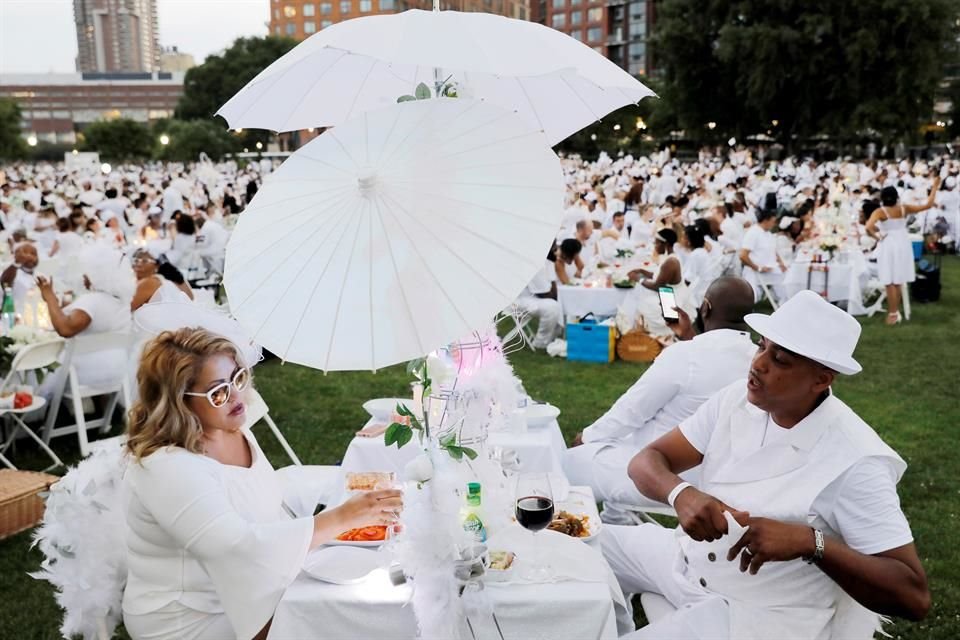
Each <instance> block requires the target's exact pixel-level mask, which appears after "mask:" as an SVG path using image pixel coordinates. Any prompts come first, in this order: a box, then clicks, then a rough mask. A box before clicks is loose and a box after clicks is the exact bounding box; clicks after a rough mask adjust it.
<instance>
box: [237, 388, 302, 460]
mask: <svg viewBox="0 0 960 640" xmlns="http://www.w3.org/2000/svg"><path fill="white" fill-rule="evenodd" d="M246 393H247V395H246V400H247V406H246V410H247V423H246V425H245V426H246V428H247V429H250V430H253V425H255V424H257V423H258V422H260V420H263V421H264V422H266V423H267V426H268V427H270V431H272V432H273V435H274V437H276V439H277V440H278V441H279V442H280V446H281V447H283V450H284V451H285V452H286V454H287V455H288V456H289V457H290V460H291V461H293V464H295V465H297V466H301V465H302V464H303V463H302V462H300V458H298V457H297V454H296V453H294V451H293V447H291V446H290V443H289V442H287V439H286V438H284V437H283V434H282V433H280V429H279V428H278V427H277V424H276V423H275V422H274V421H273V418H271V417H270V407H268V406H267V403H266V402H265V401H264V400H263V397H262V396H261V395H260V393H259V392H258V391H257V390H256V389H254V388H252V387H251V388H250V389H248V390H247V392H246Z"/></svg>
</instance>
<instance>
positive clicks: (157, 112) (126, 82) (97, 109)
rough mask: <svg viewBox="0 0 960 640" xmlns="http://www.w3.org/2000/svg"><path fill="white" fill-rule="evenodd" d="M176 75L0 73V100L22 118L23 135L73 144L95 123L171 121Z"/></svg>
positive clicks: (179, 81)
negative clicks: (13, 106) (12, 106)
mask: <svg viewBox="0 0 960 640" xmlns="http://www.w3.org/2000/svg"><path fill="white" fill-rule="evenodd" d="M183 76H184V74H183V73H182V72H178V73H168V72H163V71H158V72H154V73H46V74H26V73H8V74H0V97H4V98H13V99H14V100H16V102H17V104H18V105H19V106H20V110H21V112H22V114H23V121H22V122H21V127H20V130H21V132H22V134H23V136H24V137H29V136H30V135H34V136H36V138H37V139H38V140H45V141H47V142H56V143H74V142H76V139H77V138H76V134H77V133H78V132H79V131H81V130H82V129H83V127H84V126H86V125H88V124H90V123H91V122H95V121H97V120H110V119H114V118H129V119H131V120H136V121H137V122H144V123H146V122H153V121H154V120H160V119H163V118H171V117H173V111H174V109H175V108H176V106H177V101H178V100H179V99H180V96H181V95H183Z"/></svg>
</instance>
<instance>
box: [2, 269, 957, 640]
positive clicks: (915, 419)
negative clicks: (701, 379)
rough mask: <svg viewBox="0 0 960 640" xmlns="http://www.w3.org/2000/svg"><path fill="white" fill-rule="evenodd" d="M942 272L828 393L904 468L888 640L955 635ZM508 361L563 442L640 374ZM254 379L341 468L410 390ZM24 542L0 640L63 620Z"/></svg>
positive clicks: (309, 447)
mask: <svg viewBox="0 0 960 640" xmlns="http://www.w3.org/2000/svg"><path fill="white" fill-rule="evenodd" d="M943 276H944V294H943V298H942V300H941V301H940V302H939V303H938V304H933V305H915V306H914V309H913V312H914V316H913V320H912V321H910V322H909V323H907V324H904V325H901V326H897V327H893V328H888V327H885V326H883V320H882V317H881V316H879V315H878V316H875V317H874V318H872V319H864V320H863V328H864V330H863V337H862V338H861V341H860V347H859V349H858V350H857V354H856V355H857V357H858V359H859V360H860V362H861V363H862V364H863V366H864V372H863V373H862V374H860V375H858V376H854V377H851V378H843V377H841V378H840V379H839V380H838V382H837V384H836V389H835V390H836V392H837V394H838V395H839V397H840V398H842V399H843V400H844V401H845V402H847V403H848V404H849V405H850V406H851V407H853V409H854V410H855V411H857V413H859V414H860V415H861V416H862V417H863V418H864V419H865V420H866V421H867V422H868V423H869V424H871V425H872V426H873V427H874V428H875V429H876V430H877V431H878V432H879V433H880V435H881V436H882V437H883V438H884V439H885V440H886V441H887V442H888V443H889V444H890V445H891V446H892V447H893V448H894V449H896V450H897V451H898V452H899V453H900V454H901V455H902V456H903V457H904V459H905V460H906V461H907V463H908V464H909V465H910V466H909V469H908V470H907V473H906V476H905V477H904V479H903V481H902V482H901V483H900V497H901V501H902V504H903V505H904V510H905V511H906V514H907V516H908V518H909V519H910V523H911V525H912V527H913V532H914V536H915V537H916V540H917V546H918V548H919V550H920V556H921V557H922V558H923V562H924V566H925V567H926V570H927V574H928V576H929V579H930V585H931V589H932V591H933V608H932V609H931V611H930V615H929V617H928V618H927V620H926V621H924V622H922V623H920V624H909V623H904V622H896V623H895V624H894V625H893V626H892V627H888V631H890V632H891V634H892V635H893V637H895V638H911V639H918V640H919V639H921V638H922V639H928V638H936V639H940V638H943V639H948V638H960V534H958V527H960V517H958V512H960V483H958V481H957V475H958V472H960V463H958V462H957V459H956V455H957V454H956V452H957V424H958V423H960V384H958V383H960V347H958V346H957V343H956V340H957V339H958V336H960V259H958V258H950V259H946V260H945V261H944V273H943ZM511 360H512V362H513V365H514V368H515V369H516V371H517V373H518V374H519V375H520V377H521V378H522V379H523V381H524V384H525V386H526V388H527V390H528V392H529V393H530V394H531V395H532V396H533V397H535V398H537V399H538V400H543V401H547V402H551V403H553V404H555V405H556V406H558V407H560V409H561V410H562V414H561V416H560V426H561V427H562V429H563V431H564V433H565V434H566V436H567V437H568V439H569V437H571V436H572V435H573V434H574V433H576V432H577V431H579V430H580V429H581V428H583V427H584V426H585V425H587V424H589V423H590V422H591V421H592V420H594V419H595V418H597V417H598V416H599V415H600V414H601V413H603V412H604V411H605V410H606V409H607V408H608V407H609V406H610V405H611V404H612V403H613V401H614V400H615V399H616V398H617V397H618V396H619V395H620V394H621V393H623V391H624V390H626V388H627V387H628V386H629V385H630V384H631V383H632V382H633V381H634V380H635V379H636V378H637V376H639V375H640V373H642V371H643V367H642V366H639V365H634V364H628V363H624V362H616V363H613V364H610V365H595V364H583V363H573V362H565V361H560V360H555V359H553V358H549V357H547V356H546V355H544V354H542V353H537V354H534V353H530V352H529V351H524V352H522V353H517V354H514V355H513V356H512V357H511ZM256 375H257V385H258V387H259V388H260V390H261V392H262V394H263V396H264V398H265V399H266V400H267V402H268V403H269V405H270V407H271V409H272V411H271V414H272V415H273V416H274V418H275V420H276V421H277V424H278V425H279V426H280V428H281V429H282V430H283V431H284V432H285V434H286V435H287V438H288V439H289V441H290V443H291V445H292V446H293V447H294V449H295V450H296V451H297V452H298V453H299V454H300V456H301V458H302V459H303V461H304V463H307V464H311V463H312V464H333V463H337V462H338V461H339V460H340V458H341V456H342V455H343V451H344V449H345V447H346V445H347V443H348V442H349V440H350V438H351V437H352V435H353V433H354V432H355V431H356V430H357V428H358V427H359V426H360V425H362V424H363V422H364V420H365V415H366V414H365V413H364V411H363V409H362V408H361V406H360V405H361V403H362V402H363V401H365V400H367V399H369V398H376V397H390V396H398V395H399V396H403V395H406V393H408V391H409V387H408V382H409V380H408V377H407V375H406V373H405V371H404V369H403V367H393V368H391V369H388V370H385V371H381V372H379V373H377V374H376V375H372V374H368V373H337V374H329V375H326V376H325V375H323V374H322V373H318V372H316V371H312V370H310V369H305V368H302V367H297V366H291V365H284V366H281V365H280V364H279V363H278V362H275V361H274V362H268V363H265V364H263V365H261V366H259V367H257V370H256ZM261 428H262V427H261ZM260 433H261V441H262V443H263V445H264V449H265V450H266V451H267V453H268V455H269V456H270V458H271V459H272V460H273V461H274V463H275V464H277V465H282V464H286V461H285V460H284V457H283V453H282V451H281V450H280V448H279V446H277V445H276V443H275V442H274V441H272V439H271V438H270V436H269V434H268V433H265V430H264V431H261V432H260ZM56 446H57V447H58V451H60V452H61V453H62V455H63V456H64V458H65V459H67V460H76V458H77V454H76V444H75V443H74V442H72V441H71V440H70V438H65V439H63V440H62V441H61V442H57V443H56ZM16 459H17V460H18V461H20V462H23V463H24V466H26V467H28V468H29V462H30V461H33V459H34V456H33V455H32V454H31V452H30V451H29V450H24V451H21V452H19V453H18V454H17V458H16ZM38 463H39V460H38ZM34 466H37V465H34ZM29 543H30V538H29V534H21V535H18V536H15V537H13V538H11V539H8V540H5V541H3V542H0V576H2V578H0V580H2V582H0V584H2V589H0V593H2V594H3V598H2V599H0V639H3V638H23V639H27V638H37V639H40V638H43V639H47V638H50V639H54V638H58V637H59V634H58V631H57V629H58V626H59V623H60V617H61V613H60V610H59V609H58V608H57V606H56V604H55V602H54V600H53V596H52V592H51V589H50V588H49V587H48V585H47V584H46V583H44V582H38V581H36V580H33V579H31V578H30V577H29V576H27V575H26V573H27V572H28V571H32V570H35V569H36V568H37V566H38V565H39V563H40V554H39V553H38V552H36V551H35V550H30V549H29Z"/></svg>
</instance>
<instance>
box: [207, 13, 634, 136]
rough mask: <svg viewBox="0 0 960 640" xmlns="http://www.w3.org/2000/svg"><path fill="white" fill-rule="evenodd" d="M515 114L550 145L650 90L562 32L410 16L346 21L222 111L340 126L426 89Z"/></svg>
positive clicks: (273, 124) (281, 126)
mask: <svg viewBox="0 0 960 640" xmlns="http://www.w3.org/2000/svg"><path fill="white" fill-rule="evenodd" d="M448 78H449V79H451V80H452V81H453V82H455V83H456V84H457V88H458V91H459V95H461V96H466V97H477V98H482V99H484V100H488V101H490V102H493V103H494V104H497V105H499V106H501V107H503V108H505V109H510V110H515V111H517V112H518V113H519V114H520V115H521V117H523V118H525V119H526V120H527V121H528V122H529V123H530V124H535V125H536V126H537V127H539V128H541V129H542V130H543V131H544V133H545V135H546V138H547V140H548V142H549V143H550V144H556V143H557V142H559V141H560V140H563V139H564V138H566V137H567V136H569V135H570V134H572V133H574V132H576V131H579V130H580V129H582V128H583V127H585V126H587V125H588V124H591V123H592V122H595V121H597V120H599V119H600V118H602V117H603V116H605V115H606V114H607V113H609V112H611V111H613V110H615V109H617V108H619V107H622V106H624V105H627V104H632V103H636V102H639V101H640V100H642V99H643V98H645V97H647V96H651V95H653V92H652V91H650V89H648V88H647V87H645V86H644V85H643V84H642V83H640V82H639V81H638V80H637V79H636V78H634V77H633V76H631V75H630V74H628V73H627V72H626V71H624V70H623V69H621V68H620V67H618V66H617V65H616V64H614V63H612V62H611V61H610V60H608V59H607V58H605V57H604V56H602V55H600V54H599V53H597V52H596V51H594V50H593V49H592V48H590V47H588V46H586V45H584V44H582V43H580V42H578V41H576V40H574V39H573V38H571V37H570V36H567V35H565V34H563V33H560V32H559V31H556V30H554V29H550V28H548V27H545V26H543V25H539V24H536V23H532V22H526V21H523V20H514V19H512V18H506V17H503V16H495V15H490V14H485V13H461V12H457V11H419V10H411V11H405V12H403V13H400V14H393V15H380V16H368V17H363V18H356V19H353V20H347V21H345V22H342V23H339V24H336V25H333V26H331V27H328V28H327V29H324V30H323V31H321V32H320V33H317V34H316V35H314V36H311V37H310V38H308V39H307V40H305V41H303V42H302V43H300V44H299V45H298V46H297V47H295V48H294V49H293V50H292V51H290V52H289V53H287V54H286V55H284V56H283V57H281V58H280V59H279V60H277V61H276V62H274V63H273V64H272V65H270V66H269V67H267V68H266V69H265V70H264V71H263V72H261V73H260V74H259V75H258V76H257V77H256V78H254V79H253V80H251V81H250V82H249V83H248V84H247V85H246V86H245V87H244V88H243V89H241V90H240V91H239V92H238V93H237V94H236V95H235V96H233V97H232V98H231V99H230V100H229V101H228V102H227V103H226V104H225V105H223V107H221V108H220V110H219V111H218V112H217V113H218V115H221V116H223V117H224V118H225V119H226V120H227V122H228V123H229V125H230V126H231V127H233V128H260V129H270V130H273V131H293V130H297V129H308V128H311V127H325V126H334V125H337V124H340V123H342V122H344V121H346V120H347V119H349V118H350V117H352V116H353V115H356V114H357V113H360V112H364V111H368V110H371V109H376V108H380V107H384V106H386V105H388V104H390V103H393V102H395V101H396V100H397V98H398V97H400V96H401V95H405V94H413V93H414V91H415V88H416V87H417V85H418V84H419V83H425V84H426V85H428V86H430V87H432V88H433V89H434V90H435V91H436V89H437V85H438V84H439V83H441V82H443V81H445V80H447V79H448Z"/></svg>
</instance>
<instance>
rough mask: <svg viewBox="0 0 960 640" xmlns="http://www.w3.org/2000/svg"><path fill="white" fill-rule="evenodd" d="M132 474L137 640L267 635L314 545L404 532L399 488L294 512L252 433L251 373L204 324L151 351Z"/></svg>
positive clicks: (135, 422)
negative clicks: (348, 534) (366, 530)
mask: <svg viewBox="0 0 960 640" xmlns="http://www.w3.org/2000/svg"><path fill="white" fill-rule="evenodd" d="M137 380H138V383H139V391H140V400H139V401H138V402H137V403H136V404H135V405H134V407H133V409H132V410H131V412H130V423H129V426H128V428H127V442H126V447H127V451H128V453H129V455H130V457H131V460H130V463H129V464H128V466H127V470H126V474H125V476H124V484H125V491H126V492H127V497H126V503H125V505H126V523H127V527H128V533H127V554H128V557H127V567H128V577H127V584H126V588H125V590H124V594H123V620H124V625H125V626H126V629H127V631H128V632H129V634H130V635H131V637H133V638H134V640H141V639H144V638H150V639H151V640H164V639H169V640H174V639H176V640H190V639H201V638H203V639H206V638H210V639H214V638H216V639H219V638H240V639H242V640H249V639H250V638H265V637H266V635H267V632H268V629H269V625H270V620H271V618H272V616H273V613H274V610H275V609H276V606H277V603H278V602H279V601H280V598H281V596H282V595H283V593H284V591H285V590H286V588H287V586H288V585H289V584H290V583H291V582H293V580H294V579H295V578H296V577H297V574H299V573H300V568H301V565H302V564H303V561H304V558H305V557H306V555H307V552H308V551H309V550H310V549H313V548H315V547H317V546H319V545H321V544H324V543H325V542H328V541H330V540H332V539H333V538H334V537H335V536H337V535H339V534H340V533H342V532H344V531H347V530H349V529H352V528H356V527H362V526H370V525H392V524H394V523H395V522H396V521H397V514H398V512H399V511H400V510H401V509H402V508H403V503H402V498H401V494H400V492H399V491H395V490H383V491H371V492H366V493H364V494H361V495H358V496H355V497H353V498H351V499H350V500H348V501H347V502H345V503H344V504H343V505H341V506H339V507H336V508H334V509H330V510H325V511H323V512H322V513H320V514H318V515H316V516H310V517H303V518H293V517H291V516H290V515H288V514H287V512H286V511H285V510H284V505H283V499H282V495H281V490H280V482H279V479H278V477H277V475H276V474H275V472H274V470H273V468H272V467H271V466H270V463H269V461H268V460H267V459H266V457H265V456H264V455H263V451H262V450H261V449H260V447H259V445H258V444H257V441H256V439H255V438H254V437H253V434H252V433H250V431H249V430H247V429H244V424H245V420H246V418H245V415H244V413H245V406H244V400H243V394H242V393H241V392H242V391H243V390H244V389H245V388H246V387H247V386H248V385H249V382H250V370H249V369H247V368H246V367H245V365H244V363H243V362H242V358H241V356H240V353H239V351H238V350H237V348H236V347H235V346H234V344H233V343H232V342H230V341H229V340H227V339H226V338H223V337H220V336H218V335H215V334H213V333H210V332H208V331H206V330H203V329H180V330H177V331H174V332H165V333H162V334H160V336H158V337H157V338H156V339H154V340H153V341H151V342H150V343H149V344H148V345H147V348H146V349H145V350H144V354H143V359H142V360H141V364H140V370H139V372H138V375H137Z"/></svg>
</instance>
